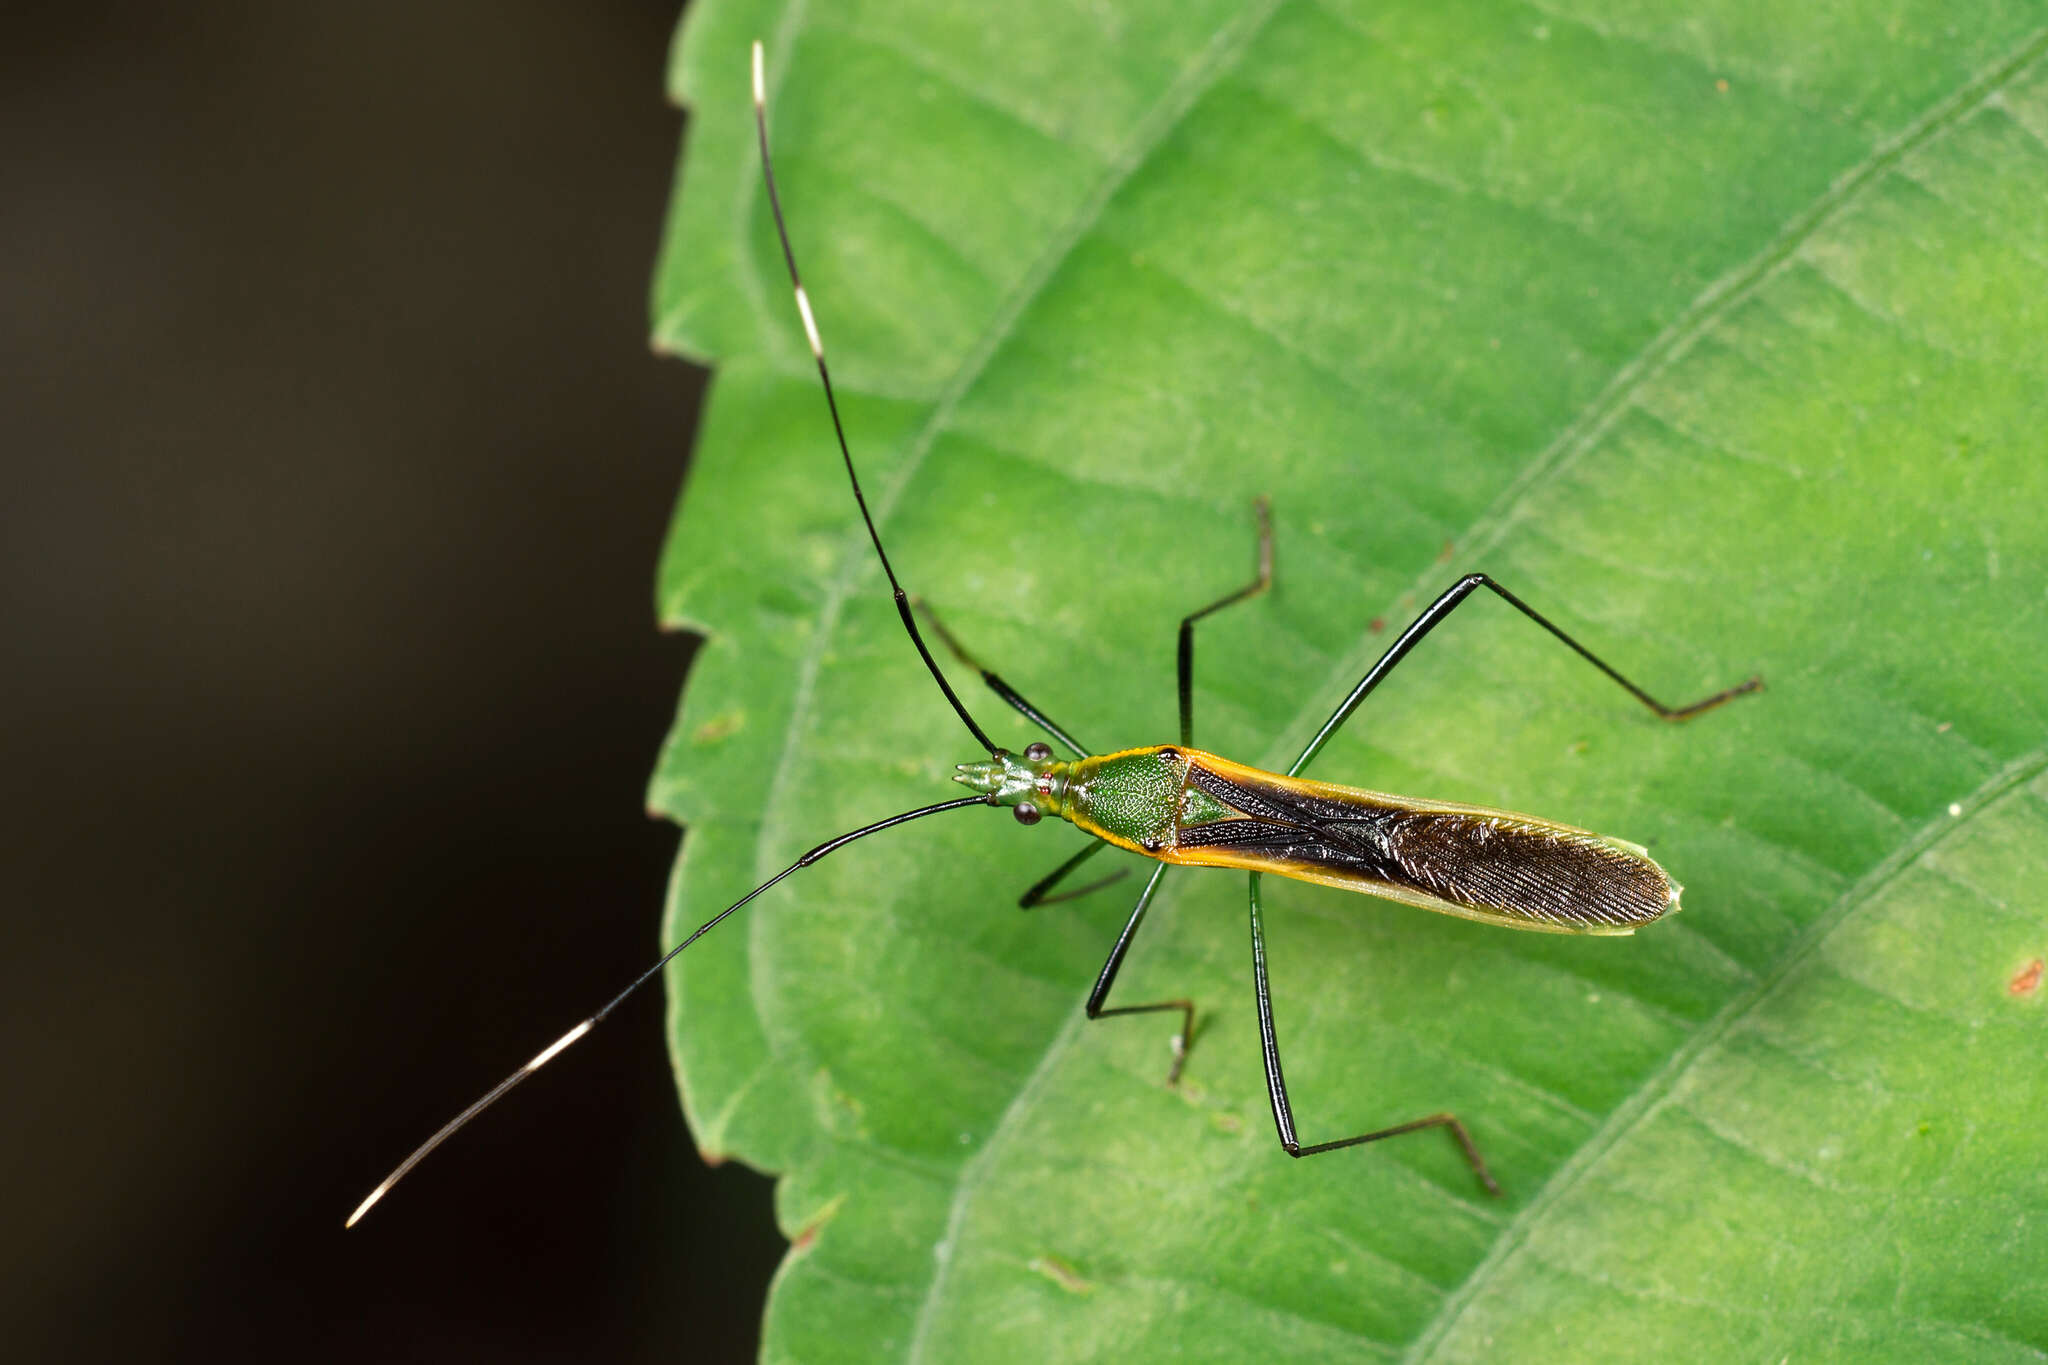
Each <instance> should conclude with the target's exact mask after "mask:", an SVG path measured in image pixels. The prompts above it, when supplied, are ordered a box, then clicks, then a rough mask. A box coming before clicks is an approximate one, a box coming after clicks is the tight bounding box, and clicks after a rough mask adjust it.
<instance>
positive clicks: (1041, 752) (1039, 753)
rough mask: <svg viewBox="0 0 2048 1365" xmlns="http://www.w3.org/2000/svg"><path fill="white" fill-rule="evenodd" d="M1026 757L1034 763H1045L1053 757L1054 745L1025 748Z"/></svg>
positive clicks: (1033, 745) (1039, 744) (1034, 745)
mask: <svg viewBox="0 0 2048 1365" xmlns="http://www.w3.org/2000/svg"><path fill="white" fill-rule="evenodd" d="M1024 757H1025V758H1027V759H1029V760H1030V761H1031V762H1033V763H1043V762H1045V760H1047V759H1048V758H1051V757H1052V745H1050V744H1045V743H1038V744H1027V745H1025V746H1024Z"/></svg>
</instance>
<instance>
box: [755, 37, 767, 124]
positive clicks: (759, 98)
mask: <svg viewBox="0 0 2048 1365" xmlns="http://www.w3.org/2000/svg"><path fill="white" fill-rule="evenodd" d="M767 102H768V94H767V90H766V89H765V87H764V84H763V82H762V80H761V40H760V39H759V38H756V39H754V107H755V108H756V109H759V108H760V107H761V106H762V105H764V104H766V103H767Z"/></svg>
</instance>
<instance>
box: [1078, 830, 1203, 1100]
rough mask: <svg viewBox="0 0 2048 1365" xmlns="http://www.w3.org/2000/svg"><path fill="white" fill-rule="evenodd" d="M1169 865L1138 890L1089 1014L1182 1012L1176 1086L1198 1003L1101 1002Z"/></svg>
mask: <svg viewBox="0 0 2048 1365" xmlns="http://www.w3.org/2000/svg"><path fill="white" fill-rule="evenodd" d="M1166 868H1167V864H1165V863H1161V864H1160V865H1159V866H1158V868H1157V869H1155V870H1154V871H1153V873H1152V877H1151V879H1150V880H1149V881H1147V882H1146V883H1145V889H1144V890H1143V891H1141V892H1139V893H1138V904H1137V906H1136V908H1134V909H1133V910H1132V911H1131V918H1130V919H1129V921H1128V922H1126V923H1125V925H1124V931H1123V932H1122V933H1121V934H1118V935H1117V938H1116V947H1114V948H1112V949H1110V950H1109V961H1107V962H1105V963H1103V964H1102V971H1101V973H1100V974H1098V975H1097V976H1096V978H1095V989H1093V990H1091V991H1089V992H1088V1017H1089V1018H1090V1019H1107V1018H1109V1017H1110V1016H1111V1015H1112V1014H1161V1013H1164V1012H1165V1011H1167V1010H1178V1011H1180V1032H1179V1033H1176V1034H1174V1035H1173V1069H1172V1070H1170V1071H1168V1072H1167V1073H1166V1083H1167V1084H1168V1085H1173V1084H1175V1083H1176V1082H1178V1081H1179V1080H1180V1069H1181V1065H1182V1064H1183V1063H1184V1062H1186V1061H1187V1056H1188V1044H1189V1043H1190V1042H1191V1041H1193V1039H1194V1036H1195V1002H1194V1001H1192V1000H1160V1001H1156V1002H1154V1003H1152V1004H1150V1005H1118V1006H1117V1007H1116V1008H1115V1009H1104V1008H1103V1007H1102V1002H1103V1001H1104V1000H1106V999H1107V998H1108V997H1109V988H1110V987H1111V986H1113V985H1115V984H1116V974H1117V969H1118V968H1120V967H1122V966H1123V965H1124V954H1125V953H1127V952H1129V951H1130V949H1131V940H1132V939H1134V938H1136V937H1137V935H1138V925H1139V923H1140V922H1141V921H1142V920H1143V919H1144V918H1145V908H1146V907H1147V906H1149V905H1150V904H1151V903H1152V893H1153V892H1154V891H1156V890H1158V889H1159V879H1160V878H1161V877H1164V876H1165V875H1166Z"/></svg>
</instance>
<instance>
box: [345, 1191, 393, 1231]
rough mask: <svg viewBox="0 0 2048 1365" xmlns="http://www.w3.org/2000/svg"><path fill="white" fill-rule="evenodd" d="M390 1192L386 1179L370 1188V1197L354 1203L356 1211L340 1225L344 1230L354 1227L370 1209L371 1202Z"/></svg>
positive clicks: (373, 1202)
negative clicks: (356, 1203) (372, 1188)
mask: <svg viewBox="0 0 2048 1365" xmlns="http://www.w3.org/2000/svg"><path fill="white" fill-rule="evenodd" d="M390 1192H391V1182H390V1181H388V1180H387V1181H385V1182H384V1183H383V1184H381V1185H379V1186H378V1187H377V1188H376V1189H374V1190H371V1191H370V1197H369V1198H368V1199H365V1200H364V1201H363V1202H362V1203H360V1204H358V1205H356V1211H355V1212H354V1213H352V1214H350V1215H349V1216H348V1221H347V1222H346V1223H343V1224H342V1225H341V1226H342V1228H343V1229H344V1230H346V1229H349V1228H352V1227H354V1226H355V1225H356V1224H357V1223H359V1222H361V1221H362V1218H363V1215H364V1214H366V1213H368V1212H369V1211H370V1206H371V1205H372V1204H375V1203H376V1202H377V1201H378V1200H379V1199H382V1198H383V1197H384V1196H385V1195H387V1194H389V1193H390Z"/></svg>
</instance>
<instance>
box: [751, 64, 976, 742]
mask: <svg viewBox="0 0 2048 1365" xmlns="http://www.w3.org/2000/svg"><path fill="white" fill-rule="evenodd" d="M754 127H755V129H756V131H758V132H759V134H760V137H761V178H762V179H764V180H766V181H767V182H768V208H769V211H770V212H771V213H773V214H774V215H775V235H776V236H777V237H779V238H781V239H782V259H783V260H784V261H785V262H786V263H788V265H789V284H790V288H792V289H793V290H795V291H796V311H797V314H798V316H800V317H801V318H803V320H804V336H805V337H806V338H807V339H808V340H809V341H810V343H811V355H812V357H813V358H815V359H816V360H817V362H818V378H819V379H820V380H822V381H824V385H825V406H826V407H827V408H829V409H831V411H832V434H833V435H835V436H837V437H838V438H839V455H840V458H841V459H843V460H844V461H845V462H846V478H847V481H848V482H849V483H851V484H852V485H853V500H854V502H856V503H857V504H859V506H860V519H861V520H862V521H864V522H866V523H867V528H868V539H869V540H871V541H873V542H874V543H875V557H876V558H877V559H879V560H881V561H882V572H883V573H885V574H887V575H888V577H889V589H890V591H891V592H893V593H895V595H896V614H897V615H898V616H901V617H902V618H903V628H904V629H905V630H907V631H909V632H910V642H911V643H912V644H914V645H916V646H917V653H918V657H919V658H921V659H923V660H924V666H925V667H926V668H927V669H929V670H930V671H931V675H932V681H934V682H936V683H937V684H938V685H939V690H940V691H941V692H944V693H945V694H946V701H947V703H948V704H949V705H951V706H952V708H953V712H954V714H955V715H957V716H959V717H960V723H961V724H963V725H965V726H966V727H967V731H968V733H969V734H971V735H973V736H974V740H975V743H977V744H979V745H981V747H982V748H984V749H986V750H988V752H989V756H990V757H994V756H996V755H997V754H1000V753H1002V752H1003V751H1002V750H1001V749H999V748H997V747H996V745H995V741H993V740H991V739H990V738H989V737H988V735H987V733H986V732H984V731H983V730H982V728H981V727H980V726H979V725H977V724H975V723H974V717H973V716H971V715H969V714H967V708H966V706H964V705H962V704H961V701H960V698H959V696H958V695H957V694H955V693H954V691H953V685H952V684H951V683H949V682H947V681H946V675H945V674H944V673H943V672H941V671H940V669H939V664H938V660H936V659H934V658H932V652H931V650H930V649H928V648H926V647H925V643H924V636H922V635H920V634H918V630H917V619H916V617H915V616H914V615H912V613H911V610H910V598H909V597H908V596H907V595H905V593H904V591H903V585H902V584H901V583H899V582H897V581H896V570H895V569H894V568H893V567H892V566H891V565H890V563H889V552H888V551H887V550H885V549H883V548H882V535H881V532H879V531H877V530H876V529H875V519H874V517H872V516H871V515H869V513H868V500H867V495H866V494H864V493H863V492H861V487H860V475H858V474H856V473H855V472H854V469H853V452H852V451H851V450H850V449H848V448H847V445H846V427H845V426H844V424H842V423H841V422H840V420H839V399H838V397H837V396H836V395H835V394H834V393H833V392H832V373H831V371H830V370H828V369H826V368H825V343H824V342H823V341H822V340H820V339H819V336H818V320H817V318H816V317H815V316H813V314H812V313H811V298H810V295H808V294H806V293H805V292H804V282H803V279H802V277H801V276H799V275H798V274H797V269H796V251H795V249H794V248H792V247H791V246H790V244H789V228H788V227H787V226H786V225H785V224H784V223H783V221H782V197H781V196H780V195H779V194H777V193H776V192H775V163H774V162H773V161H772V160H771V159H770V157H769V155H768V97H767V90H766V85H765V82H764V81H763V80H762V75H761V43H760V40H759V39H756V40H755V41H754Z"/></svg>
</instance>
